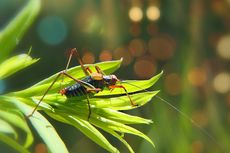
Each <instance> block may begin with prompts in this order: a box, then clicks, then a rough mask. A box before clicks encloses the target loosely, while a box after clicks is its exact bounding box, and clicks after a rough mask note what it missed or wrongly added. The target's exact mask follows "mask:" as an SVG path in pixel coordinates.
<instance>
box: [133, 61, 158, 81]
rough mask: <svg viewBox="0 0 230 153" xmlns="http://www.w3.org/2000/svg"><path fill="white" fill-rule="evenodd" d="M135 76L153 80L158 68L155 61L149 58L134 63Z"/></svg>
mask: <svg viewBox="0 0 230 153" xmlns="http://www.w3.org/2000/svg"><path fill="white" fill-rule="evenodd" d="M133 68H134V72H135V74H136V75H137V76H138V77H139V78H142V79H149V78H151V77H152V76H153V75H154V73H155V72H156V69H157V66H156V63H155V61H153V60H151V58H149V57H142V58H139V59H137V60H136V61H135V63H134V67H133Z"/></svg>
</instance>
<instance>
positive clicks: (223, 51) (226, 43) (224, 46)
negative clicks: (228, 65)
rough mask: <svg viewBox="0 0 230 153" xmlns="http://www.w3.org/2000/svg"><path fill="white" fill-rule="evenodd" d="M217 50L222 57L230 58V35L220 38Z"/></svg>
mask: <svg viewBox="0 0 230 153" xmlns="http://www.w3.org/2000/svg"><path fill="white" fill-rule="evenodd" d="M217 52H218V54H219V55H220V57H222V58H224V59H230V35H227V36H223V37H222V38H220V40H219V42H218V44H217Z"/></svg>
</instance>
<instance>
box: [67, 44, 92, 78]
mask: <svg viewBox="0 0 230 153" xmlns="http://www.w3.org/2000/svg"><path fill="white" fill-rule="evenodd" d="M71 54H72V55H75V56H76V57H77V60H78V62H79V63H80V65H81V68H82V70H83V72H84V73H85V75H86V76H87V75H89V72H88V71H87V69H86V68H85V66H84V64H83V62H82V60H81V57H80V55H79V53H78V51H77V49H76V48H73V49H71Z"/></svg>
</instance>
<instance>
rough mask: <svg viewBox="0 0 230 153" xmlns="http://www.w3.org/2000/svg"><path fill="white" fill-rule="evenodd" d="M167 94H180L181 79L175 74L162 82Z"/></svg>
mask: <svg viewBox="0 0 230 153" xmlns="http://www.w3.org/2000/svg"><path fill="white" fill-rule="evenodd" d="M164 86H165V90H166V92H167V93H168V94H170V95H173V96H176V95H178V94H180V93H181V78H180V76H179V75H178V74H177V73H171V74H168V75H167V76H166V77H165V82H164Z"/></svg>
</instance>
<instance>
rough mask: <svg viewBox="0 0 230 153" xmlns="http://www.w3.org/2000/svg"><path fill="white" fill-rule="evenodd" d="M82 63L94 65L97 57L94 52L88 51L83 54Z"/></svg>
mask: <svg viewBox="0 0 230 153" xmlns="http://www.w3.org/2000/svg"><path fill="white" fill-rule="evenodd" d="M82 61H83V63H86V64H93V63H94V62H95V56H94V54H93V53H92V52H89V51H87V52H85V53H84V54H83V56H82Z"/></svg>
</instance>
